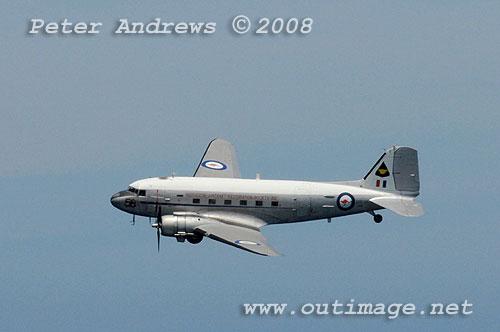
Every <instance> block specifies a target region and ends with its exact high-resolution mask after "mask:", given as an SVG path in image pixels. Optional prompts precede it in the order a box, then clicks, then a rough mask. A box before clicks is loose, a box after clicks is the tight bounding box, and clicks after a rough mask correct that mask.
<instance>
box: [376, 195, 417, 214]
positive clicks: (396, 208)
mask: <svg viewBox="0 0 500 332" xmlns="http://www.w3.org/2000/svg"><path fill="white" fill-rule="evenodd" d="M370 202H372V203H375V204H377V205H379V206H381V207H383V208H385V209H388V210H391V211H393V212H396V213H397V214H399V215H402V216H406V217H419V216H422V215H423V214H424V208H423V207H422V204H420V203H418V202H415V201H414V200H413V199H412V198H410V197H404V196H393V197H375V198H372V199H370Z"/></svg>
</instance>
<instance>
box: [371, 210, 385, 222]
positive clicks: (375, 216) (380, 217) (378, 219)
mask: <svg viewBox="0 0 500 332" xmlns="http://www.w3.org/2000/svg"><path fill="white" fill-rule="evenodd" d="M368 213H369V214H371V215H372V216H373V221H375V222H376V223H377V224H380V223H381V222H382V219H383V218H382V216H381V215H380V214H375V212H373V211H368Z"/></svg>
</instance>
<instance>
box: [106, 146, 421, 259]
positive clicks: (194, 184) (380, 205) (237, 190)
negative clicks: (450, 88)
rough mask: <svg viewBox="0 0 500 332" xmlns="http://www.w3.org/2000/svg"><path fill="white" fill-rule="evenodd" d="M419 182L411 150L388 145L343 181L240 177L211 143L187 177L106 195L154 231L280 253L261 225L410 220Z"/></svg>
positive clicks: (226, 149) (226, 154)
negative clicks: (386, 215)
mask: <svg viewBox="0 0 500 332" xmlns="http://www.w3.org/2000/svg"><path fill="white" fill-rule="evenodd" d="M419 190H420V181H419V174H418V157H417V151H416V150H414V149H412V148H409V147H396V146H393V147H392V148H390V149H388V150H387V151H386V152H385V153H384V154H383V155H382V156H381V157H380V159H379V160H378V161H377V162H376V163H375V165H373V167H372V168H371V169H370V171H368V173H367V174H366V175H365V177H364V178H362V179H361V180H355V181H343V182H307V181H284V180H263V179H260V178H259V177H258V176H257V178H255V179H242V178H241V175H240V168H239V166H238V161H237V159H236V153H235V150H234V147H233V145H232V144H231V143H229V142H227V141H225V140H222V139H214V140H213V141H211V142H210V144H209V145H208V147H207V150H206V151H205V154H204V155H203V157H202V159H201V161H200V164H199V165H198V168H197V169H196V172H195V173H194V176H193V177H178V176H169V177H157V178H148V179H143V180H138V181H136V182H133V183H132V184H130V185H129V187H128V189H127V190H123V191H120V192H118V193H116V194H114V195H113V196H112V197H111V204H113V206H115V207H116V208H118V209H120V210H122V211H125V212H128V213H130V214H132V215H134V220H135V216H136V215H139V216H145V217H150V218H151V217H153V218H156V221H155V222H154V223H153V224H152V226H153V227H154V228H156V232H157V240H158V250H159V249H160V236H161V235H163V236H171V237H175V238H176V239H177V241H179V242H184V241H185V240H187V241H188V242H190V243H193V244H195V243H199V242H200V241H201V240H202V239H203V238H204V237H208V238H211V239H214V240H217V241H220V242H223V243H226V244H229V245H232V246H234V247H237V248H240V249H244V250H247V251H250V252H253V253H256V254H260V255H265V256H279V253H278V252H277V251H276V250H275V249H274V248H273V247H272V246H271V245H270V244H269V243H268V242H267V240H266V238H265V237H264V236H263V235H262V233H261V232H260V228H261V227H263V226H266V225H270V224H284V223H292V222H299V221H309V220H317V219H327V220H328V221H329V222H330V221H331V218H335V217H341V216H346V215H351V214H358V213H363V212H367V213H369V214H371V215H372V216H373V220H374V221H375V222H376V223H379V222H381V221H382V216H381V215H380V214H376V213H375V211H377V210H381V209H388V210H391V211H393V212H395V213H397V214H399V215H402V216H408V217H415V216H421V215H423V214H424V211H423V208H422V205H421V204H420V203H418V202H415V200H414V198H415V197H416V196H418V194H419Z"/></svg>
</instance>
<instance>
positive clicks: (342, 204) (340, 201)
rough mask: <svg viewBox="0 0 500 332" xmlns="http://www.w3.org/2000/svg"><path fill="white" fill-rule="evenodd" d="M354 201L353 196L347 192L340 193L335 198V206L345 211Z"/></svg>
mask: <svg viewBox="0 0 500 332" xmlns="http://www.w3.org/2000/svg"><path fill="white" fill-rule="evenodd" d="M355 203H356V200H355V199H354V196H353V195H351V194H349V193H342V194H340V195H339V197H338V198H337V206H338V207H339V209H341V210H342V211H347V210H350V209H352V207H353V206H354V204H355Z"/></svg>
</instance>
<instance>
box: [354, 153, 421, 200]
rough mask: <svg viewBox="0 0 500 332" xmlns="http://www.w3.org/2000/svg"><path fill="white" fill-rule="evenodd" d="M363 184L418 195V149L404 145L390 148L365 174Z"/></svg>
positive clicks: (366, 186)
mask: <svg viewBox="0 0 500 332" xmlns="http://www.w3.org/2000/svg"><path fill="white" fill-rule="evenodd" d="M362 186H363V187H364V188H370V189H376V190H380V191H387V192H394V193H398V194H401V195H407V196H417V195H418V194H419V190H420V179H419V173H418V155H417V150H415V149H412V148H409V147H404V146H402V147H392V148H390V149H389V150H387V151H386V152H385V153H384V154H383V155H382V156H381V157H380V159H379V160H378V161H377V162H376V163H375V165H373V167H372V168H371V169H370V171H369V172H368V174H366V175H365V177H364V178H363V180H362Z"/></svg>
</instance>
